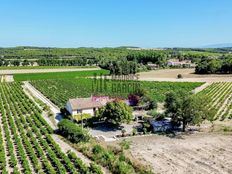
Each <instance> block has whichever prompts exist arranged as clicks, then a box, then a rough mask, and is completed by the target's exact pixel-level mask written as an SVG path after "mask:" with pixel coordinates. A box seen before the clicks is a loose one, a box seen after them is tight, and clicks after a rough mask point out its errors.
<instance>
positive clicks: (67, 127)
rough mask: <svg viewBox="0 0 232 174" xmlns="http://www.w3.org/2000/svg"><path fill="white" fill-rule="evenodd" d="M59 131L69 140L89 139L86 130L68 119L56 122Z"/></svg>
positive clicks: (75, 141) (84, 140)
mask: <svg viewBox="0 0 232 174" xmlns="http://www.w3.org/2000/svg"><path fill="white" fill-rule="evenodd" d="M58 128H59V132H60V134H61V135H63V136H65V137H67V139H69V140H70V141H71V142H73V143H78V142H81V141H82V142H86V141H88V140H89V139H90V136H89V134H88V132H87V130H85V129H82V128H81V127H80V126H78V125H77V124H75V123H73V122H72V121H70V120H67V119H63V120H62V121H60V122H59V123H58Z"/></svg>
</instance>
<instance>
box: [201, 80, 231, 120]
mask: <svg viewBox="0 0 232 174" xmlns="http://www.w3.org/2000/svg"><path fill="white" fill-rule="evenodd" d="M197 95H203V96H205V97H206V98H207V99H209V101H210V102H209V103H207V105H206V107H207V108H208V109H209V110H211V111H213V114H214V120H221V121H223V120H225V119H226V118H229V119H231V118H232V83H222V82H217V83H213V84H211V85H210V86H209V87H207V88H206V89H204V90H203V91H201V92H200V93H198V94H197Z"/></svg>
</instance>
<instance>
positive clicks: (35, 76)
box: [14, 70, 109, 81]
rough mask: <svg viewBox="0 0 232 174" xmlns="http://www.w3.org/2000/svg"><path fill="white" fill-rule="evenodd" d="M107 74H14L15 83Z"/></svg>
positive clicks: (82, 72) (96, 71) (97, 72)
mask: <svg viewBox="0 0 232 174" xmlns="http://www.w3.org/2000/svg"><path fill="white" fill-rule="evenodd" d="M95 73H96V74H97V75H100V74H109V71H107V70H88V71H70V72H49V73H26V74H15V75H14V80H15V81H31V80H47V79H76V78H78V77H89V76H93V75H94V74H95Z"/></svg>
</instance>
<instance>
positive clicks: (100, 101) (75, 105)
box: [65, 97, 111, 116]
mask: <svg viewBox="0 0 232 174" xmlns="http://www.w3.org/2000/svg"><path fill="white" fill-rule="evenodd" d="M109 101H111V100H110V99H109V97H89V98H76V99H69V100H68V102H67V104H66V106H65V108H66V110H67V111H68V112H69V113H70V114H71V115H72V116H74V115H77V114H80V113H82V114H84V113H85V114H90V115H91V116H94V115H95V113H96V110H97V109H98V108H100V107H102V106H105V105H106V103H107V102H109Z"/></svg>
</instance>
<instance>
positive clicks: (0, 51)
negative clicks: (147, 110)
mask: <svg viewBox="0 0 232 174" xmlns="http://www.w3.org/2000/svg"><path fill="white" fill-rule="evenodd" d="M231 53H232V48H216V49H215V48H211V49H196V48H166V49H140V48H136V47H130V48H126V47H119V48H41V47H14V48H0V66H9V65H11V66H32V65H34V64H35V63H36V64H37V65H39V66H93V65H94V66H99V67H101V68H103V69H108V70H110V71H115V72H117V73H122V74H127V73H134V72H138V71H145V70H149V68H150V67H149V66H148V64H149V63H150V64H151V63H152V64H155V65H156V66H157V67H159V68H166V67H167V62H168V60H171V59H178V60H179V61H183V60H189V61H191V62H192V63H195V64H196V73H201V74H209V73H232V54H231ZM127 67H130V69H129V70H128V68H127Z"/></svg>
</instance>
